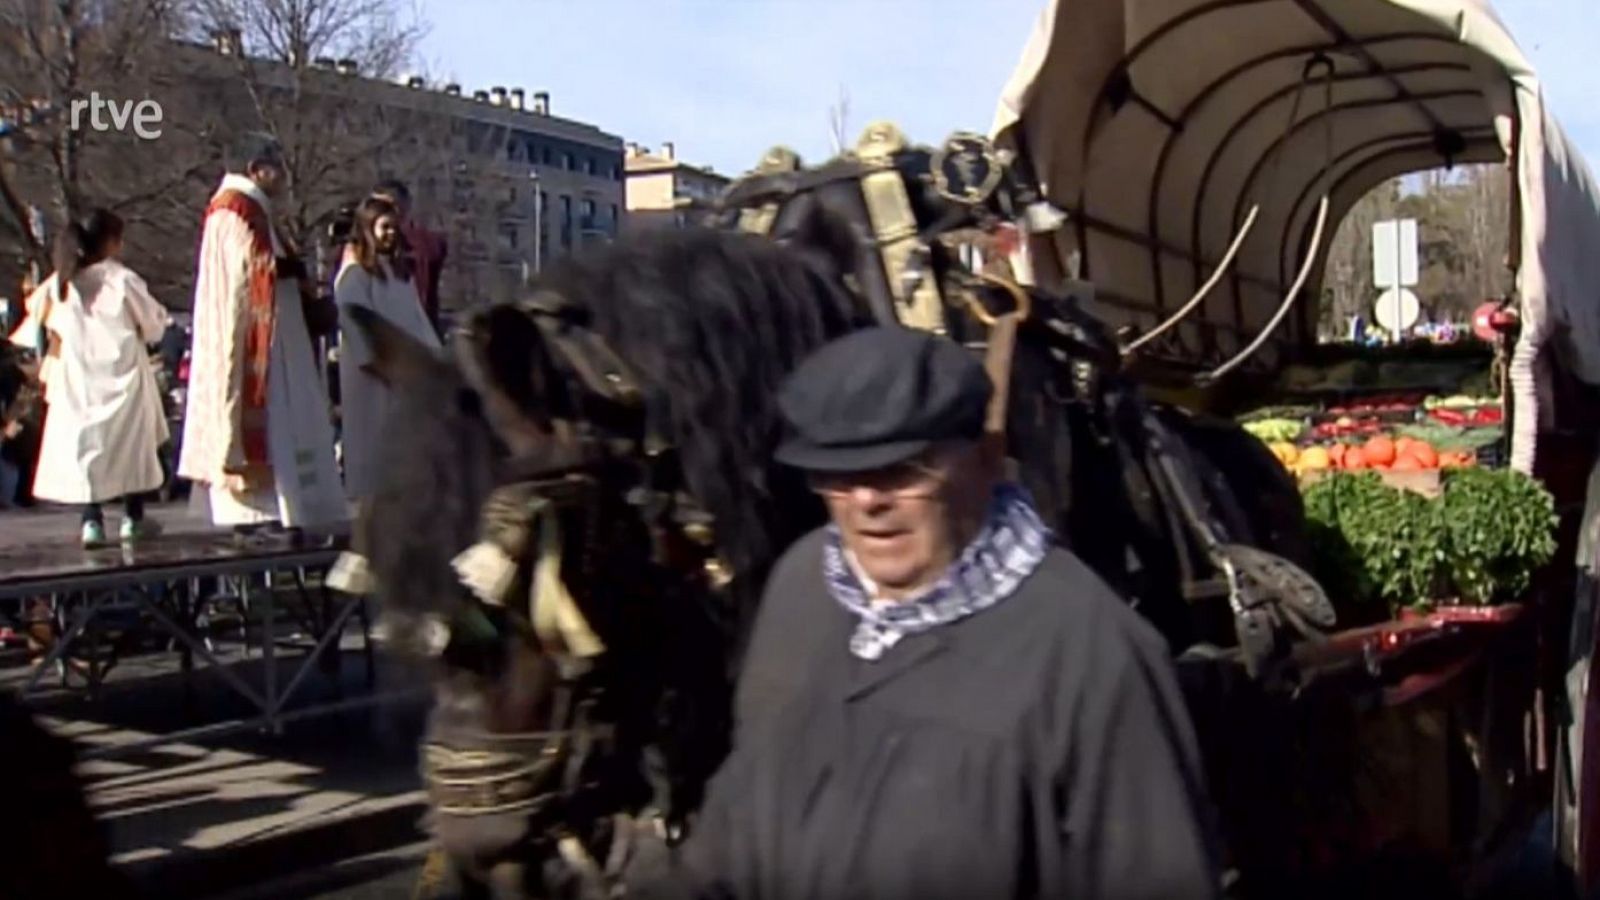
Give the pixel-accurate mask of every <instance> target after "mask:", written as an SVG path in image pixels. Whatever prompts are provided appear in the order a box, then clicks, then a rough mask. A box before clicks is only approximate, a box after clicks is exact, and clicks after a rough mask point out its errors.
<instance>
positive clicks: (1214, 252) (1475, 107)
mask: <svg viewBox="0 0 1600 900" xmlns="http://www.w3.org/2000/svg"><path fill="white" fill-rule="evenodd" d="M1308 74H1309V78H1306V76H1307V75H1308ZM1330 90H1331V102H1330V100H1329V95H1328V94H1327V93H1325V92H1326V91H1330ZM993 135H994V137H995V138H996V140H997V142H998V143H999V144H1000V145H1001V146H1009V147H1012V148H1013V149H1016V150H1017V151H1018V152H1019V153H1020V154H1021V155H1022V156H1023V157H1024V158H1025V159H1026V160H1028V161H1029V162H1030V163H1031V164H1032V166H1033V167H1034V169H1035V174H1036V175H1037V176H1038V177H1039V179H1040V181H1041V183H1042V184H1043V186H1044V187H1045V190H1046V193H1047V195H1048V196H1049V198H1050V199H1051V200H1052V201H1053V202H1054V203H1055V204H1056V205H1057V206H1059V207H1060V208H1062V209H1063V210H1065V211H1067V212H1068V213H1069V214H1070V216H1071V219H1070V221H1069V222H1068V224H1067V225H1066V226H1065V227H1064V228H1063V229H1061V230H1060V231H1058V232H1056V233H1055V235H1054V237H1053V245H1054V246H1053V248H1052V249H1053V250H1054V251H1055V252H1054V253H1053V254H1050V253H1047V254H1044V255H1045V256H1046V257H1053V260H1054V264H1055V266H1054V267H1055V269H1056V270H1057V274H1059V273H1061V272H1066V271H1070V269H1069V268H1068V266H1069V262H1068V261H1069V260H1071V259H1073V258H1074V257H1076V258H1077V259H1078V260H1079V263H1080V265H1081V270H1080V271H1081V277H1083V278H1085V279H1087V280H1089V281H1092V282H1093V283H1094V288H1095V294H1096V305H1097V307H1098V311H1100V312H1102V313H1103V314H1106V315H1107V316H1108V317H1109V318H1111V319H1112V320H1113V321H1118V322H1126V323H1134V324H1137V325H1140V326H1142V327H1144V328H1148V327H1150V326H1151V325H1153V324H1155V323H1156V322H1159V321H1161V320H1163V319H1165V318H1166V317H1167V315H1169V314H1170V313H1171V312H1172V311H1174V310H1176V309H1177V308H1178V307H1180V306H1182V305H1183V304H1184V303H1185V302H1186V301H1187V300H1188V299H1189V298H1190V297H1191V296H1192V295H1193V294H1194V292H1195V290H1196V289H1197V287H1198V286H1199V285H1200V284H1202V283H1203V282H1204V281H1206V280H1207V279H1208V278H1209V277H1210V276H1211V273H1212V271H1213V269H1214V268H1215V266H1216V263H1217V262H1218V260H1220V259H1221V258H1222V257H1223V256H1224V255H1225V253H1226V251H1227V249H1228V247H1229V246H1230V244H1231V243H1232V242H1233V241H1234V238H1235V235H1236V234H1238V232H1239V230H1240V225H1241V223H1242V222H1243V221H1244V220H1245V219H1246V218H1247V217H1248V216H1249V213H1250V211H1251V210H1252V209H1254V208H1256V207H1257V206H1259V207H1260V210H1259V213H1258V215H1257V220H1256V221H1255V223H1254V226H1253V228H1252V229H1251V231H1250V232H1249V234H1248V235H1247V237H1246V239H1245V240H1244V241H1243V243H1242V244H1241V246H1240V250H1239V252H1238V255H1237V258H1236V261H1235V264H1234V266H1233V268H1232V270H1231V271H1230V272H1229V273H1228V274H1227V275H1225V276H1224V277H1223V278H1222V280H1220V281H1219V282H1218V283H1217V285H1216V287H1215V288H1214V289H1213V290H1212V291H1211V293H1210V294H1208V295H1207V298H1206V300H1205V302H1204V304H1203V306H1202V307H1201V308H1200V309H1198V310H1197V311H1196V312H1195V315H1194V318H1195V320H1196V321H1195V322H1194V323H1193V324H1186V325H1184V326H1182V327H1180V328H1178V329H1175V331H1174V333H1173V334H1174V337H1173V341H1172V344H1170V345H1169V346H1168V347H1167V350H1168V352H1171V353H1182V354H1184V355H1186V356H1188V357H1191V358H1196V359H1205V358H1207V357H1209V358H1212V359H1218V358H1222V357H1225V356H1227V355H1230V354H1231V353H1232V352H1233V351H1234V350H1236V349H1237V348H1239V347H1242V346H1243V345H1245V344H1246V343H1248V342H1249V341H1250V340H1251V339H1253V338H1254V337H1255V336H1256V335H1257V334H1258V333H1259V332H1260V330H1261V329H1262V327H1263V326H1264V325H1265V324H1266V323H1267V321H1268V320H1269V319H1270V318H1271V317H1272V316H1273V314H1274V312H1275V311H1276V310H1277V308H1278V305H1279V301H1280V300H1281V298H1282V297H1283V296H1284V294H1285V291H1286V290H1287V288H1288V287H1289V285H1290V284H1291V283H1292V282H1293V281H1294V280H1295V276H1296V273H1297V272H1298V271H1299V269H1300V267H1301V264H1302V261H1303V259H1304V258H1305V257H1306V255H1307V250H1308V248H1309V247H1310V244H1311V240H1310V238H1311V234H1312V232H1313V231H1314V230H1315V229H1314V222H1315V220H1316V214H1317V210H1318V207H1319V205H1320V201H1321V198H1322V196H1323V194H1324V193H1327V194H1328V195H1329V198H1330V199H1329V216H1328V222H1327V226H1326V237H1325V238H1324V240H1323V241H1322V245H1321V246H1320V247H1318V248H1317V249H1316V252H1315V253H1314V254H1313V255H1312V259H1311V270H1310V278H1309V281H1308V284H1307V288H1306V292H1305V295H1304V296H1303V297H1302V300H1301V302H1300V305H1299V308H1298V309H1296V310H1295V311H1294V313H1293V314H1291V315H1290V316H1289V317H1288V318H1287V319H1286V320H1285V322H1284V323H1283V325H1282V326H1281V328H1280V330H1279V332H1278V333H1276V334H1275V335H1274V341H1273V343H1272V344H1269V345H1268V347H1267V348H1266V349H1265V350H1264V351H1263V352H1264V353H1265V354H1266V355H1267V357H1268V358H1271V357H1272V356H1273V355H1274V354H1276V353H1280V352H1281V351H1282V350H1283V349H1285V348H1286V347H1287V346H1289V345H1290V344H1292V343H1293V342H1297V341H1308V340H1313V339H1314V328H1315V321H1316V315H1315V303H1316V298H1317V297H1318V296H1319V295H1320V291H1319V290H1318V285H1319V284H1320V282H1321V269H1322V263H1323V257H1324V254H1325V251H1326V246H1327V243H1328V240H1330V239H1331V236H1332V234H1333V231H1334V229H1335V227H1336V226H1337V224H1338V222H1339V221H1340V219H1342V218H1343V216H1344V214H1345V213H1346V212H1347V211H1348V210H1349V208H1350V207H1351V206H1352V205H1353V204H1354V203H1355V202H1356V201H1357V200H1359V199H1360V198H1361V197H1362V196H1363V195H1364V194H1365V193H1366V192H1367V191H1369V190H1370V189H1372V188H1373V187H1375V186H1377V185H1378V184H1380V183H1382V182H1383V181H1384V180H1386V179H1389V178H1391V177H1394V176H1396V175H1401V174H1405V173H1407V172H1412V171H1417V170H1421V169H1428V168H1434V167H1438V166H1442V165H1446V164H1450V163H1469V162H1507V161H1509V164H1510V165H1512V166H1513V168H1514V172H1515V182H1514V184H1515V187H1516V190H1515V191H1514V192H1513V193H1514V195H1515V198H1514V201H1513V203H1514V209H1513V222H1514V224H1513V231H1514V233H1513V234H1511V235H1508V236H1507V239H1508V246H1507V253H1508V261H1509V262H1510V263H1512V265H1513V266H1514V267H1515V269H1516V272H1517V277H1516V288H1515V290H1516V301H1517V303H1518V304H1519V306H1520V310H1521V313H1522V317H1523V322H1524V330H1523V335H1522V338H1521V341H1520V342H1519V346H1518V348H1517V353H1516V357H1515V360H1514V364H1513V367H1512V384H1513V391H1514V394H1515V395H1516V397H1517V400H1518V403H1519V408H1520V411H1521V412H1522V413H1523V414H1522V415H1519V416H1518V417H1517V419H1518V422H1517V426H1516V428H1515V437H1514V441H1513V464H1514V465H1515V466H1516V467H1517V468H1519V469H1523V470H1525V471H1526V470H1528V469H1529V468H1530V467H1531V464H1532V459H1533V451H1534V434H1535V428H1536V418H1535V416H1534V415H1527V414H1526V413H1528V412H1530V411H1535V410H1537V409H1538V403H1537V401H1538V399H1539V398H1540V397H1541V396H1546V395H1547V394H1546V392H1545V391H1542V390H1540V389H1539V388H1538V384H1539V383H1540V382H1541V380H1542V379H1541V376H1540V375H1539V372H1538V368H1539V367H1542V366H1544V365H1548V364H1550V363H1551V362H1554V363H1555V364H1557V365H1560V366H1562V367H1563V368H1566V369H1568V370H1570V371H1571V372H1572V373H1573V374H1575V375H1576V376H1577V377H1579V378H1581V379H1583V380H1584V381H1586V382H1589V383H1591V384H1600V191H1597V189H1596V186H1595V182H1594V180H1593V177H1592V176H1591V174H1590V173H1589V171H1588V168H1587V166H1586V165H1585V163H1584V161H1583V159H1582V157H1581V156H1580V155H1579V153H1578V152H1577V151H1576V149H1575V148H1574V147H1573V145H1572V143H1571V142H1570V141H1569V140H1568V139H1567V137H1566V135H1565V134H1564V133H1563V131H1562V130H1561V127H1560V125H1559V124H1558V123H1557V122H1556V120H1555V118H1554V117H1553V116H1552V115H1550V113H1549V111H1548V110H1547V109H1546V107H1545V104H1544V98H1543V94H1542V92H1541V90H1540V85H1539V80H1538V77H1537V76H1536V74H1535V73H1534V71H1533V67H1532V66H1531V65H1530V64H1529V63H1528V60H1527V58H1526V57H1525V56H1524V55H1523V54H1522V52H1521V51H1520V50H1519V49H1518V47H1517V45H1516V43H1515V41H1514V40H1513V39H1512V37H1511V35H1510V34H1509V33H1508V32H1507V30H1506V28H1505V26H1504V25H1503V24H1502V23H1501V22H1500V20H1499V18H1498V17H1497V16H1496V15H1495V14H1494V11H1493V10H1492V9H1491V8H1490V6H1489V4H1488V3H1487V2H1486V0H1050V2H1049V4H1048V6H1047V7H1046V9H1045V10H1044V11H1043V13H1042V14H1041V15H1040V18H1039V21H1038V24H1037V26H1036V28H1035V30H1034V33H1033V35H1032V37H1031V38H1030V40H1029V42H1028V44H1027V47H1026V48H1025V49H1024V51H1023V56H1022V60H1021V62H1020V64H1019V65H1018V67H1017V69H1016V71H1015V73H1014V74H1013V76H1012V78H1011V80H1010V82H1009V83H1008V84H1007V86H1006V88H1005V90H1004V93H1003V95H1002V97H1001V100H1000V106H999V110H998V113H997V116H996V119H995V122H994V126H993ZM1041 268H1042V272H1041V274H1046V273H1048V272H1049V271H1050V264H1049V262H1048V261H1041ZM1541 349H1548V350H1549V351H1551V352H1550V353H1546V354H1543V355H1541V353H1540V350H1541Z"/></svg>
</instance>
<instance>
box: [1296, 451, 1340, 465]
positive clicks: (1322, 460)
mask: <svg viewBox="0 0 1600 900" xmlns="http://www.w3.org/2000/svg"><path fill="white" fill-rule="evenodd" d="M1332 466H1333V459H1332V458H1331V457H1330V456H1329V455H1328V448H1326V447H1307V448H1306V449H1305V452H1304V453H1301V454H1300V467H1301V468H1302V469H1308V470H1309V469H1327V468H1331V467H1332Z"/></svg>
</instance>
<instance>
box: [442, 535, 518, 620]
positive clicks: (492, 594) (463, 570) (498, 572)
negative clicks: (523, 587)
mask: <svg viewBox="0 0 1600 900" xmlns="http://www.w3.org/2000/svg"><path fill="white" fill-rule="evenodd" d="M450 565H451V567H453V568H454V569H455V570H456V577H457V578H459V579H461V583H462V584H464V585H466V586H467V589H468V590H470V591H472V593H473V595H474V596H476V597H477V598H478V599H479V600H482V601H483V602H484V603H487V604H489V605H490V606H505V604H506V594H508V593H509V592H510V591H511V584H512V582H514V581H515V580H516V577H517V561H516V560H514V559H512V558H511V557H509V556H507V555H506V552H505V551H504V550H502V549H500V545H499V544H496V543H493V542H492V541H479V542H478V543H476V544H473V545H472V546H471V547H468V548H467V549H465V550H463V551H461V553H459V554H457V556H456V558H455V559H452V560H450Z"/></svg>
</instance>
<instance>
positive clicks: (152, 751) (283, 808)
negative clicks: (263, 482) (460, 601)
mask: <svg viewBox="0 0 1600 900" xmlns="http://www.w3.org/2000/svg"><path fill="white" fill-rule="evenodd" d="M107 512H108V520H109V521H108V524H109V525H111V526H112V527H113V528H114V527H115V523H116V521H117V517H118V515H119V514H120V513H119V511H117V510H115V509H108V510H107ZM150 514H151V515H152V516H153V517H155V518H157V519H158V520H160V521H162V523H163V525H164V526H165V527H166V530H167V533H168V535H180V536H181V535H185V534H201V533H205V532H207V531H210V530H211V529H210V528H209V526H208V524H207V523H204V522H197V521H195V520H193V519H191V518H190V517H189V516H187V514H186V511H185V510H184V509H183V508H182V507H181V505H169V506H162V507H152V508H151V511H150ZM76 523H77V513H76V511H74V510H70V509H61V508H56V509H34V510H26V511H16V510H8V511H5V512H0V551H9V552H12V553H15V552H18V551H19V550H21V548H22V547H24V546H26V547H28V548H32V547H39V546H46V547H49V546H54V547H55V548H57V549H59V550H60V552H62V553H63V554H66V553H68V552H69V548H72V547H73V543H72V542H74V540H75V536H76V530H77V524H76ZM27 552H32V551H31V549H30V550H29V551H27ZM52 552H53V551H52ZM79 552H81V551H79ZM112 552H113V553H115V552H116V551H112ZM4 577H5V576H4V572H0V578H4ZM281 608H282V612H281V614H280V616H279V617H278V619H279V637H280V644H279V647H280V649H279V654H280V657H281V658H282V663H283V665H282V666H281V668H280V675H279V679H280V680H279V682H278V683H279V685H280V687H282V686H283V684H284V680H285V679H287V678H288V674H287V673H289V672H292V671H293V670H294V668H295V666H296V664H297V663H298V661H299V659H300V658H302V657H303V655H304V653H305V651H306V649H308V646H309V642H307V641H306V640H305V634H304V631H305V629H304V628H302V627H300V626H299V624H298V623H297V619H298V618H299V616H301V615H302V614H304V613H303V610H301V609H298V608H294V607H292V606H291V605H290V604H288V603H285V604H283V605H282V607H281ZM146 624H148V623H146ZM258 626H259V623H258V622H257V623H254V626H253V628H252V629H251V630H245V631H240V630H238V629H235V630H233V631H229V630H228V629H221V630H219V631H217V632H216V633H215V634H214V639H215V645H216V647H217V650H218V657H219V661H220V663H221V664H222V665H224V666H226V668H227V669H228V670H229V671H231V672H232V673H234V674H236V675H237V676H238V677H239V678H241V679H242V680H244V681H245V682H246V683H249V684H252V685H257V686H259V685H260V684H262V678H263V675H264V672H263V668H262V666H263V663H262V661H261V654H260V648H259V635H260V632H259V627H258ZM140 634H141V639H140V640H138V641H136V642H135V643H134V645H133V646H131V647H130V648H129V649H128V650H127V651H126V653H125V655H124V656H123V657H122V659H121V661H120V662H119V664H118V665H117V667H116V668H115V669H114V670H113V671H112V673H111V675H110V677H109V679H108V680H107V682H106V683H105V684H104V686H103V687H102V688H101V689H100V690H99V691H98V692H97V694H96V695H95V696H89V695H88V694H87V692H86V691H84V690H83V682H82V680H81V679H77V678H74V679H70V680H69V683H68V686H66V687H62V686H61V684H60V682H59V680H58V679H56V678H53V677H52V678H50V679H47V680H46V683H45V684H44V685H43V689H42V690H40V691H39V692H37V693H36V694H35V695H33V696H32V697H30V699H29V703H30V706H32V707H33V709H34V711H35V713H36V714H37V715H39V716H40V717H41V719H42V720H43V721H44V722H45V723H46V725H47V726H49V727H51V728H53V729H54V730H57V731H58V732H60V733H62V734H65V735H67V736H69V737H71V738H73V739H74V740H75V741H77V742H78V743H79V745H80V747H82V748H84V749H89V748H102V747H128V746H130V745H131V744H133V743H135V742H138V743H150V744H151V746H149V747H146V748H144V749H140V750H137V751H136V752H134V753H132V754H131V755H127V756H119V757H117V758H114V759H87V760H83V761H81V762H80V766H79V771H80V774H81V775H82V777H83V779H84V781H85V784H86V789H87V792H88V796H89V800H90V803H91V805H92V806H93V808H94V809H95V810H96V812H97V814H98V815H99V817H100V818H101V820H102V821H103V822H105V823H106V825H107V826H108V830H109V834H110V837H111V840H112V847H113V861H114V862H115V863H116V864H117V865H118V866H120V867H122V868H124V870H125V871H127V872H128V873H129V874H130V875H132V876H133V877H134V878H135V880H136V881H137V882H138V884H139V885H140V887H141V888H142V889H144V891H145V892H146V896H149V897H151V898H162V900H182V898H202V897H205V898H209V897H219V896H234V895H237V894H238V893H239V892H240V891H242V890H245V889H247V888H249V887H251V886H261V887H265V886H267V885H276V887H273V888H271V889H270V890H268V892H267V893H259V892H258V894H257V896H262V897H267V896H271V897H295V896H307V897H310V896H318V895H322V896H341V897H345V896H348V897H373V898H377V897H409V896H410V887H411V884H412V883H413V881H414V877H415V870H416V868H417V865H418V864H419V860H420V850H411V851H407V850H405V849H404V848H407V847H412V848H420V846H421V844H420V842H421V841H422V840H423V837H424V836H423V833H422V831H421V830H420V828H419V823H420V820H421V817H422V814H423V812H424V797H423V794H422V791H421V787H420V781H419V778H418V775H417V760H416V746H417V737H418V735H419V734H420V730H421V723H422V719H423V716H424V715H425V706H424V704H425V702H426V701H425V697H426V692H425V690H423V688H424V685H423V684H421V683H420V682H419V680H418V677H419V676H418V673H416V672H415V671H411V670H406V669H400V668H396V667H394V666H391V665H386V664H385V663H384V662H383V661H382V660H378V661H377V665H376V667H375V669H374V670H373V671H372V672H371V673H370V676H371V677H369V669H368V664H367V662H368V661H367V657H366V655H365V653H364V652H363V643H362V641H361V639H360V637H359V634H358V631H357V629H355V628H350V629H349V630H348V631H347V632H346V633H345V636H344V638H343V640H342V641H341V648H342V649H341V652H340V653H339V654H338V655H337V657H335V658H334V659H333V660H332V662H333V664H332V665H329V666H327V667H319V668H315V669H313V670H312V671H311V672H310V673H309V674H308V677H307V678H306V680H305V681H304V682H303V685H302V687H301V689H300V691H299V692H298V693H297V694H296V696H295V699H294V701H293V702H292V703H291V707H292V708H293V707H304V706H305V705H307V704H324V703H331V702H338V701H349V700H359V699H360V698H363V697H367V696H371V695H373V694H374V693H379V694H385V695H388V694H400V695H402V696H403V697H404V698H405V699H402V700H400V701H398V702H396V703H393V704H391V705H388V706H385V707H383V708H377V709H373V708H367V709H355V710H350V711H345V712H341V713H337V714H333V715H328V716H324V717H319V718H307V719H302V720H298V721H292V722H288V723H286V724H285V726H284V730H283V732H282V734H279V735H271V734H264V733H261V732H259V731H257V730H255V729H253V728H250V729H246V730H244V731H243V732H234V733H231V734H226V735H222V736H214V737H206V738H204V739H191V740H181V741H178V740H162V739H161V738H162V736H164V735H167V734H171V733H173V732H174V731H176V730H178V729H182V728H190V727H194V726H198V725H207V724H214V723H218V722H228V721H237V720H242V719H247V718H249V717H250V716H251V715H253V713H254V710H253V709H252V708H251V706H250V704H249V703H248V702H247V701H245V700H244V699H243V698H242V697H240V696H239V695H237V694H235V693H233V692H232V691H231V690H230V689H229V688H228V686H227V685H226V683H225V682H224V681H223V680H222V678H221V677H220V676H219V674H218V672H216V671H213V670H212V669H210V668H209V667H208V666H205V665H202V664H198V663H197V665H196V667H195V669H194V670H193V671H191V672H188V673H187V674H186V673H185V672H184V671H183V669H182V667H181V665H180V659H179V657H178V656H177V654H175V653H171V652H167V647H168V644H167V642H166V641H165V640H163V639H161V635H160V634H159V633H158V632H154V631H152V632H151V633H148V634H145V633H142V632H141V633H140ZM245 634H249V635H250V637H251V638H252V642H253V644H254V646H249V647H247V646H245V645H244V644H243V643H241V640H240V638H241V637H242V636H243V635H245ZM297 637H298V638H299V640H298V641H296V638H297ZM297 643H298V647H296V644H297ZM27 656H28V654H27V653H26V652H25V651H24V650H22V649H21V648H20V647H17V646H15V645H13V646H12V647H11V648H10V649H9V650H4V651H0V689H12V688H15V687H17V686H18V685H19V684H20V683H21V681H22V680H24V678H25V677H26V675H27V673H28V671H29V670H28V668H27V665H28V660H27ZM8 814H10V813H8ZM397 848H400V849H399V850H397ZM306 874H310V875H312V876H314V877H313V878H311V879H310V880H308V881H305V882H304V883H302V884H300V886H298V887H295V886H292V885H290V884H288V883H287V882H286V881H285V879H286V878H288V877H289V876H293V875H306ZM384 879H388V880H387V881H385V880H384ZM359 885H365V886H364V887H361V886H359ZM330 892H332V893H330Z"/></svg>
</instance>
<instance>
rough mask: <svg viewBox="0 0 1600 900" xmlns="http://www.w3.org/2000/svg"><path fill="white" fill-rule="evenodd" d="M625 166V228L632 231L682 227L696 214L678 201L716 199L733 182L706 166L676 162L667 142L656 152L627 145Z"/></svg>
mask: <svg viewBox="0 0 1600 900" xmlns="http://www.w3.org/2000/svg"><path fill="white" fill-rule="evenodd" d="M624 166H625V171H626V175H627V192H626V199H627V210H628V218H627V223H626V227H627V228H628V229H631V230H647V229H651V228H682V227H683V226H684V225H686V224H688V223H689V222H691V221H693V220H694V217H695V214H694V213H693V212H692V211H691V210H689V209H686V208H682V207H681V206H680V201H683V200H712V199H715V198H716V197H717V196H718V195H720V194H721V193H722V191H723V190H725V189H726V188H727V187H728V185H729V184H730V183H731V182H732V180H733V179H731V178H728V177H727V176H725V175H720V174H718V173H716V172H713V171H712V170H711V169H710V168H709V167H706V166H695V165H690V164H689V163H686V162H684V161H682V160H680V159H678V155H677V148H676V147H675V146H674V145H673V144H672V143H670V142H668V143H663V144H662V145H661V149H660V150H656V151H652V150H651V149H650V148H648V147H641V146H640V145H638V144H633V143H630V144H628V145H627V147H626V160H625V163H624Z"/></svg>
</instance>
